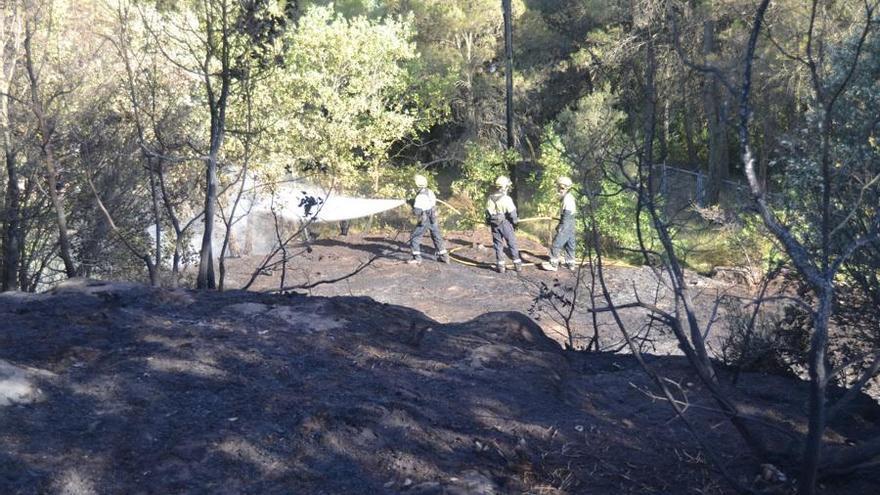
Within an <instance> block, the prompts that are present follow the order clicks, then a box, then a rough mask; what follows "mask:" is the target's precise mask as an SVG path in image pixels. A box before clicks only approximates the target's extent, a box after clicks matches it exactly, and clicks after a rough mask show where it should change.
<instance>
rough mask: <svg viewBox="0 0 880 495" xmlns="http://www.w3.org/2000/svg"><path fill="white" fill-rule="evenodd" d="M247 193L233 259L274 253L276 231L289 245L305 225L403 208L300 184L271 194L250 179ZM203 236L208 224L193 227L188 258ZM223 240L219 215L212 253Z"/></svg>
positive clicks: (395, 202) (236, 222)
mask: <svg viewBox="0 0 880 495" xmlns="http://www.w3.org/2000/svg"><path fill="white" fill-rule="evenodd" d="M244 191H245V192H244V194H242V197H241V199H240V200H239V203H238V205H237V207H236V211H235V217H234V219H233V222H232V233H231V235H230V246H229V254H231V255H232V256H240V255H252V254H254V255H262V254H267V253H269V252H271V251H272V250H274V249H275V248H276V247H277V246H278V244H279V242H278V237H279V232H278V231H277V230H276V226H277V227H279V230H280V236H281V238H282V239H287V238H289V237H290V236H292V235H294V234H295V233H296V232H298V231H299V230H300V229H301V228H302V226H303V225H306V224H310V223H322V222H340V221H343V220H353V219H356V218H362V217H367V216H370V215H376V214H379V213H382V212H384V211H388V210H391V209H394V208H397V207H399V206H401V205H402V204H403V203H404V200H402V199H372V198H357V197H351V196H343V195H339V194H336V193H335V192H334V191H333V190H332V189H330V188H322V187H320V186H317V185H314V184H310V183H308V182H306V181H302V180H289V181H286V182H284V183H281V184H275V185H274V187H271V188H270V187H268V186H266V185H260V184H256V183H255V182H254V180H253V179H252V178H248V180H247V182H246V183H245V185H244ZM227 196H231V194H227ZM233 200H234V198H233V199H228V198H227V201H226V203H225V204H224V205H223V211H225V212H227V214H228V212H229V211H231V208H232V201H233ZM203 232H204V222H203V221H202V220H198V221H196V222H193V225H192V226H191V227H190V228H189V230H188V236H187V237H188V251H189V252H190V253H197V252H198V251H199V250H200V249H201V243H202V235H203V234H202V233H203ZM147 233H148V234H149V235H150V237H151V238H152V239H153V241H154V242H155V236H156V229H155V225H153V226H151V227H149V228H148V229H147ZM166 235H168V234H166ZM171 235H173V234H171ZM225 236H226V225H225V223H224V222H223V219H222V218H221V217H220V216H219V211H218V216H217V218H216V219H215V221H214V232H213V235H212V243H213V249H214V253H219V252H220V249H221V247H222V245H223V239H224V237H225ZM215 255H216V254H215Z"/></svg>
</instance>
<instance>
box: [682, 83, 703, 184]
mask: <svg viewBox="0 0 880 495" xmlns="http://www.w3.org/2000/svg"><path fill="white" fill-rule="evenodd" d="M688 79H689V78H687V77H685V78H682V81H681V111H682V116H681V118H682V122H683V124H684V142H685V146H686V147H687V157H688V158H687V159H688V168H695V169H699V165H698V163H697V147H696V145H695V144H694V124H693V120H692V116H693V112H692V111H691V105H690V99H689V98H688V95H689V94H690V93H689V88H688Z"/></svg>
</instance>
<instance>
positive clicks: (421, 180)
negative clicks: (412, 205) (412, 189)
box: [413, 174, 428, 187]
mask: <svg viewBox="0 0 880 495" xmlns="http://www.w3.org/2000/svg"><path fill="white" fill-rule="evenodd" d="M413 181H415V183H416V187H428V178H427V177H425V176H424V175H422V174H416V175H415V176H413Z"/></svg>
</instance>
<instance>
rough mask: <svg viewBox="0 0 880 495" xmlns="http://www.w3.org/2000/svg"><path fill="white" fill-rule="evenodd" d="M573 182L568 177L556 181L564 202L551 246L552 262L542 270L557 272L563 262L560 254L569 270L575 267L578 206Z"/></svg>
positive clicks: (542, 266)
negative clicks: (562, 255) (575, 218)
mask: <svg viewBox="0 0 880 495" xmlns="http://www.w3.org/2000/svg"><path fill="white" fill-rule="evenodd" d="M571 186H572V182H571V179H569V178H568V177H559V178H558V179H556V192H557V193H558V194H559V197H560V199H561V200H562V205H561V206H560V208H559V224H558V225H556V235H555V236H554V237H553V244H551V246H550V261H549V262H547V261H545V262H543V263H541V268H543V269H544V270H548V271H551V272H555V271H556V270H557V269H558V268H559V262H560V261H562V258H560V254H564V259H565V261H564V263H565V266H566V267H567V268H569V269H574V267H575V220H574V217H575V213H576V212H577V204H576V202H575V199H574V193H573V192H572V190H571Z"/></svg>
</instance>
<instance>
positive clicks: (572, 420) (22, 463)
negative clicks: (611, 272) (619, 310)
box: [0, 281, 880, 494]
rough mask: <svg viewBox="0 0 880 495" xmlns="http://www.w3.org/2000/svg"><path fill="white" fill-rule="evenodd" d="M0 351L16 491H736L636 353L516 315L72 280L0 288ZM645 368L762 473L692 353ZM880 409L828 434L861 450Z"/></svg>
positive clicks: (782, 390)
mask: <svg viewBox="0 0 880 495" xmlns="http://www.w3.org/2000/svg"><path fill="white" fill-rule="evenodd" d="M0 359H2V360H3V361H5V365H6V366H7V367H6V368H3V367H0V393H2V395H0V399H5V400H0V439H2V445H3V450H2V451H0V461H2V462H0V493H22V494H32V493H33V494H36V493H70V494H91V493H126V494H141V493H143V494H148V493H156V494H169V493H205V494H227V493H228V494H237V493H255V494H257V493H258V494H273V493H277V494H288V493H290V494H294V493H295V494H343V493H344V494H349V493H351V494H361V493H362V494H381V493H388V494H392V493H402V494H444V493H445V494H492V493H498V494H507V493H536V494H538V493H541V494H563V493H566V494H587V493H589V494H621V493H662V494H679V493H680V494H685V493H729V492H730V489H729V488H727V486H726V485H725V484H724V483H723V482H722V481H721V480H720V477H719V476H718V474H717V473H716V472H714V471H713V470H712V469H711V468H710V466H709V465H708V464H707V462H706V457H705V454H704V453H703V452H701V449H700V448H699V447H698V445H696V444H695V442H694V440H693V438H692V437H691V436H690V435H689V434H688V433H687V432H686V430H684V429H683V425H682V424H681V422H680V421H678V420H675V419H674V418H672V415H671V412H670V410H669V408H668V406H666V405H664V404H662V403H659V402H655V401H651V400H650V399H649V398H648V397H647V396H646V391H648V390H650V386H649V383H648V381H647V380H646V378H645V376H644V374H643V373H642V372H641V371H640V370H639V369H637V368H635V366H634V364H633V363H632V362H631V361H630V360H629V359H628V358H627V357H626V356H615V355H604V354H583V353H575V352H570V351H563V350H562V349H561V348H560V347H559V346H558V345H557V344H556V343H554V342H553V341H552V340H550V339H548V338H547V337H546V336H544V334H543V333H542V332H541V329H540V328H539V327H538V326H536V325H535V324H534V323H533V322H532V321H531V320H530V319H529V318H527V317H526V316H524V315H522V314H519V313H515V312H495V313H488V314H483V315H480V316H478V317H477V318H475V319H473V320H470V321H466V322H457V323H446V324H444V323H440V322H437V321H435V320H433V319H431V318H429V317H427V316H425V315H424V314H423V313H421V312H419V311H416V310H413V309H409V308H405V307H401V306H394V305H387V304H382V303H378V302H375V301H373V300H371V299H368V298H362V297H334V298H326V297H305V296H297V295H288V296H272V295H260V294H254V293H243V292H227V293H222V294H217V293H197V292H189V291H183V290H179V291H171V290H152V289H148V288H145V287H141V286H136V285H121V284H101V283H95V282H87V281H73V282H69V283H67V284H65V286H64V287H62V288H60V289H58V290H57V291H55V293H53V294H45V295H21V294H3V295H0ZM651 361H652V363H653V364H654V365H655V366H658V367H660V368H662V369H663V370H664V372H665V373H666V374H667V375H668V376H670V377H672V379H674V380H677V381H679V383H681V385H682V387H683V388H682V390H683V391H685V392H686V393H687V396H688V398H689V400H690V401H691V404H692V406H691V409H690V412H689V415H690V418H691V420H692V421H694V422H695V423H696V424H698V425H700V427H701V428H702V429H704V430H705V431H706V432H708V436H707V438H706V440H707V441H708V442H709V443H710V444H712V445H715V446H717V448H718V451H719V455H720V457H721V458H722V459H723V460H724V461H725V463H727V464H728V466H729V468H730V469H731V471H732V472H733V473H734V475H735V476H737V477H738V478H740V479H741V480H742V481H743V482H747V483H750V482H751V481H752V480H753V478H754V476H755V475H756V474H757V472H756V467H755V464H754V462H753V460H752V459H749V458H748V457H747V456H745V455H744V452H745V449H744V448H743V446H742V445H741V444H740V443H739V441H738V440H737V438H736V437H735V436H734V435H733V434H732V432H731V431H730V428H729V427H728V426H727V423H726V422H725V421H724V420H723V419H721V418H719V417H718V416H717V415H716V414H714V413H713V412H711V411H710V409H711V403H710V402H708V401H707V400H706V399H705V398H704V397H703V394H702V393H701V391H700V389H699V387H696V386H694V385H693V381H694V380H693V379H692V377H690V376H689V375H688V373H687V371H686V370H685V368H684V367H683V365H682V362H681V360H680V358H677V357H652V358H651ZM4 370H5V371H4ZM10 370H14V371H15V373H13V372H12V371H10ZM742 383H744V384H748V387H749V389H748V390H747V391H736V392H735V393H736V394H737V395H740V396H742V398H743V400H745V401H746V402H747V403H749V404H751V405H752V412H753V413H754V414H756V415H758V416H760V417H762V418H763V419H764V420H765V421H767V422H769V423H772V424H777V425H778V424H781V423H785V422H789V421H793V420H792V419H791V417H792V415H793V413H794V412H795V411H797V410H798V409H799V408H800V407H802V404H803V401H804V397H805V389H804V387H802V386H801V385H800V384H797V383H795V382H793V381H791V380H789V379H786V378H782V377H766V376H758V375H747V376H745V377H744V378H743V380H742ZM873 414H874V416H873V418H872V417H871V416H870V415H868V416H866V417H867V418H868V419H865V418H861V419H858V420H856V421H853V422H850V423H848V424H847V425H845V427H841V428H839V429H835V430H833V431H832V432H830V435H831V436H832V437H833V438H835V439H837V441H839V442H846V441H849V440H856V441H857V439H858V435H859V434H861V433H864V432H866V431H868V430H875V429H876V425H875V424H874V423H871V422H870V421H869V420H870V419H873V420H876V419H877V418H876V416H877V413H876V410H875V411H874V412H873ZM771 432H772V430H768V433H767V435H768V438H770V439H772V438H773V437H772V433H771ZM783 469H785V467H783ZM878 480H880V479H878V478H877V477H876V475H862V476H860V477H851V478H849V479H845V480H837V481H835V482H834V483H832V484H829V485H828V486H827V487H826V493H840V494H843V493H849V494H856V493H873V488H874V487H876V486H877V485H876V483H877V481H878Z"/></svg>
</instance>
